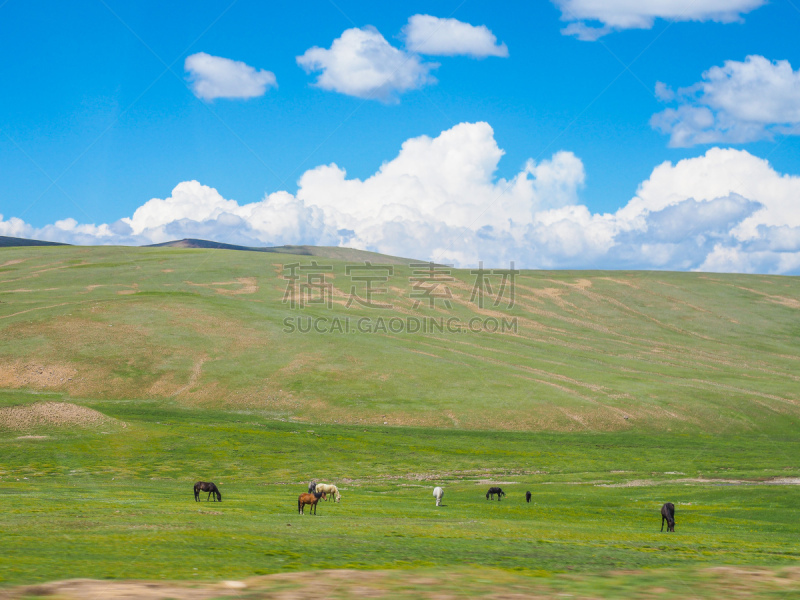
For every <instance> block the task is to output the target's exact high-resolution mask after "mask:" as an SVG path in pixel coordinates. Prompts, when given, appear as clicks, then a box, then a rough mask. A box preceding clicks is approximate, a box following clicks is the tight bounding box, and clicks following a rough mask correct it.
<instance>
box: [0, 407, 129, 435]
mask: <svg viewBox="0 0 800 600" xmlns="http://www.w3.org/2000/svg"><path fill="white" fill-rule="evenodd" d="M114 422H118V421H117V420H116V419H113V418H111V417H108V416H106V415H104V414H103V413H101V412H98V411H96V410H92V409H91V408H86V407H85V406H78V405H77V404H72V403H71V402H36V403H34V404H28V405H25V406H6V407H3V408H0V429H14V430H26V429H33V428H35V427H43V426H47V427H92V426H95V425H107V424H110V423H114ZM122 426H123V427H124V426H125V424H124V423H122Z"/></svg>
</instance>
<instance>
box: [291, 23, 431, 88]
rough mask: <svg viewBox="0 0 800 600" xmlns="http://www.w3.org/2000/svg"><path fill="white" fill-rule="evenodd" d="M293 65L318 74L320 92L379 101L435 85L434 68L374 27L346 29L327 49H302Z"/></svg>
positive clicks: (317, 84) (317, 83)
mask: <svg viewBox="0 0 800 600" xmlns="http://www.w3.org/2000/svg"><path fill="white" fill-rule="evenodd" d="M297 64H298V65H300V66H301V67H303V69H305V71H306V72H307V73H316V72H319V75H318V77H317V81H316V83H315V85H316V86H318V87H320V88H322V89H324V90H331V91H335V92H339V93H342V94H347V95H348V96H356V97H357V98H370V99H373V98H374V99H377V100H381V101H383V102H390V101H393V100H395V99H396V97H397V95H398V94H402V93H403V92H406V91H408V90H414V89H418V88H421V87H422V86H424V85H426V84H429V83H433V82H435V81H436V80H435V79H434V78H433V76H431V74H430V71H431V69H434V68H436V67H437V66H438V65H436V64H435V63H426V62H423V60H422V59H421V58H420V57H419V56H417V55H416V54H410V53H408V52H404V51H403V50H400V49H398V48H395V47H394V46H392V45H391V44H389V42H387V41H386V38H384V37H383V36H382V35H381V34H380V32H379V31H378V30H377V29H375V28H374V27H364V28H363V29H358V28H353V29H347V30H346V31H345V32H344V33H342V35H341V36H340V37H338V38H337V39H335V40H334V41H333V43H332V44H331V47H330V48H328V49H325V48H318V47H316V46H314V47H313V48H309V49H308V50H306V51H305V53H304V54H303V55H302V56H298V57H297Z"/></svg>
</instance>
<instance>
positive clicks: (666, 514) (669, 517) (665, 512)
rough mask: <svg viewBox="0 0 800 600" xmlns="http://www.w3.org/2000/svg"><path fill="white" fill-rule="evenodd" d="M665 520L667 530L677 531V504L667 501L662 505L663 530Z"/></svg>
mask: <svg viewBox="0 0 800 600" xmlns="http://www.w3.org/2000/svg"><path fill="white" fill-rule="evenodd" d="M664 521H666V522H667V531H672V532H673V533H674V532H675V505H674V504H673V503H672V502H667V503H666V504H665V505H664V506H662V507H661V531H664Z"/></svg>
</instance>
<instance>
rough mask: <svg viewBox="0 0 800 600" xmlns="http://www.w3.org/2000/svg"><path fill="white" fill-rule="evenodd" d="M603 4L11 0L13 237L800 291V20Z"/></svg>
mask: <svg viewBox="0 0 800 600" xmlns="http://www.w3.org/2000/svg"><path fill="white" fill-rule="evenodd" d="M593 4H597V3H592V2H590V1H588V0H554V1H553V2H548V1H544V0H541V1H538V2H497V3H479V2H473V1H470V0H466V1H464V2H461V1H456V2H444V1H442V2H404V3H375V2H355V1H353V2H348V1H345V0H336V1H335V2H332V1H327V0H326V1H319V2H308V3H301V4H292V3H264V2H255V1H249V0H237V1H235V2H191V3H188V2H170V3H163V2H158V3H156V2H137V3H128V2H118V1H113V0H98V1H85V2H84V1H79V2H73V3H61V2H36V1H22V0H6V1H5V2H3V1H2V0H0V48H2V52H3V55H4V56H5V57H6V60H4V61H3V63H2V67H0V74H1V78H0V81H2V86H3V93H2V94H0V214H2V218H0V235H20V236H25V237H40V238H45V239H54V240H59V241H68V242H73V243H134V244H138V243H150V242H155V241H164V240H166V239H174V238H177V237H185V236H189V235H191V236H192V237H209V238H213V239H217V240H220V241H230V242H234V243H250V244H257V245H271V244H280V243H320V244H327V245H331V244H333V245H336V244H343V245H351V246H356V247H364V248H369V249H373V250H378V251H384V252H390V253H396V254H403V255H409V254H410V255H415V256H419V257H420V258H431V259H437V260H449V261H451V262H454V263H456V264H459V265H463V266H467V265H470V264H474V263H475V262H476V261H477V260H486V261H488V262H496V263H502V262H508V261H509V260H516V262H517V264H521V265H523V266H529V267H547V268H562V267H586V268H589V267H592V268H623V267H632V268H657V269H665V268H667V269H678V270H688V269H699V270H723V271H745V272H774V273H792V274H796V273H798V272H800V179H798V178H800V139H799V138H798V133H800V114H799V113H800V108H798V107H800V73H798V69H800V44H797V42H796V32H797V31H800V3H797V2H795V0H772V1H771V2H764V1H762V0H730V1H729V2H722V1H721V0H696V1H693V2H689V0H676V1H675V2H673V3H668V2H663V1H661V0H642V1H641V2H640V3H638V4H637V6H636V7H634V8H631V7H630V6H629V5H630V4H635V3H630V2H629V1H622V0H608V2H606V3H601V4H604V5H605V8H604V9H603V10H602V11H600V12H598V11H597V10H596V9H593V8H592V6H593ZM665 4H666V5H669V4H672V5H674V7H677V8H675V9H674V10H672V11H671V12H670V10H669V9H664V8H663V5H665ZM684 5H685V6H684ZM720 7H722V8H720ZM593 10H594V11H595V12H592V11H593ZM414 15H419V16H422V15H428V16H429V17H431V18H432V19H429V21H426V22H425V23H427V26H428V27H429V29H424V27H423V25H424V24H425V23H423V21H422V20H418V21H414V25H413V27H412V22H411V21H410V19H411V18H412V17H413V16H414ZM662 17H663V18H662ZM445 19H447V20H448V21H445ZM481 26H483V27H481ZM414 27H416V28H417V29H414ZM404 28H405V33H404ZM565 28H567V31H565ZM348 31H350V32H352V33H351V34H346V32H348ZM414 32H417V33H418V34H419V35H421V36H423V37H424V39H425V40H427V41H426V43H428V44H429V46H428V47H424V46H420V47H418V48H414V47H413V44H412V42H411V35H412V33H414ZM348 35H349V37H348ZM491 36H494V38H492V37H491ZM592 38H597V39H592ZM420 39H423V38H420ZM335 40H339V46H338V47H339V49H340V50H341V53H338V51H337V52H333V51H332V48H333V47H334V46H333V45H334V44H335ZM381 40H383V41H381ZM434 42H437V43H439V45H438V46H436V47H434V46H432V45H430V44H433V43H434ZM356 43H357V44H362V46H358V47H356V46H353V47H351V46H348V44H351V45H352V44H356ZM370 44H372V46H370V48H373V49H374V48H378V50H381V49H382V50H381V51H385V53H384V54H380V53H378V55H375V54H374V53H373V54H370V53H369V52H366V51H365V52H364V53H363V55H360V56H356V57H355V58H354V57H353V54H352V52H351V50H352V51H356V54H357V53H358V52H357V51H358V48H361V49H362V50H363V48H365V47H366V46H367V45H370ZM312 48H317V49H318V52H317V53H313V52H311V53H310V49H312ZM354 48H355V50H354ZM437 48H439V49H438V50H437ZM441 48H445V50H446V49H447V48H451V50H450V51H446V52H445V53H446V54H451V55H442V50H441ZM487 48H490V49H491V48H494V50H487ZM503 48H505V49H507V52H506V51H504V50H503ZM476 49H477V50H476ZM481 52H484V53H486V52H489V53H492V54H494V55H489V56H480V53H481ZM476 53H477V54H478V56H477V57H476ZM506 54H507V55H506ZM303 56H306V57H307V59H306V60H304V59H302V58H301V59H298V57H303ZM192 57H195V58H194V59H192ZM392 57H394V59H396V60H398V61H399V62H397V63H392V64H394V65H395V66H394V67H392V66H391V65H389V66H388V67H387V66H386V64H382V65H379V64H378V63H380V62H381V61H384V62H385V61H391V60H393V58H392ZM747 57H751V58H750V59H748V58H747ZM312 58H314V60H312ZM187 59H188V60H187ZM351 59H352V60H351ZM193 60H194V61H195V62H192V61H193ZM226 61H227V62H226ZM234 61H237V62H238V63H244V65H241V64H239V66H236V65H237V62H234ZM315 61H316V62H315ZM348 61H350V62H348ZM359 61H361V62H359ZM363 61H367V63H369V65H368V66H370V65H371V66H372V67H375V68H376V69H378V71H380V68H384V67H385V68H387V69H388V71H383V73H384V74H386V73H389V74H390V76H389V79H391V81H388V83H386V84H385V85H383V86H382V87H380V88H370V87H369V84H368V83H364V82H362V80H361V79H360V78H362V77H366V75H365V74H364V70H363V67H364V64H363ZM370 61H373V63H374V64H373V63H370ZM781 61H785V62H781ZM432 63H435V64H436V65H438V66H434V65H432ZM192 65H197V69H198V70H196V71H193V70H192V68H191V66H192ZM303 65H305V68H303ZM726 65H727V67H726ZM379 67H380V68H379ZM412 67H413V68H412ZM359 68H360V69H361V70H360V71H359ZM715 68H716V71H713V72H712V71H710V70H713V69H715ZM237 69H240V70H241V69H244V70H243V71H237ZM247 69H249V71H248V70H247ZM337 70H338V71H337ZM233 72H237V73H239V75H241V77H240V78H239V79H238V80H231V79H227V80H224V81H222V82H220V81H218V80H215V79H214V78H215V77H217V78H218V77H221V76H222V75H220V74H223V75H225V76H227V75H226V74H228V75H229V74H230V73H233ZM398 73H401V74H406V75H407V76H408V79H407V80H404V82H401V81H400V80H399V79H398V81H397V82H395V81H394V79H395V78H397V77H396V76H397V75H398ZM704 74H706V75H704ZM242 77H243V78H244V80H246V81H244V80H242ZM248 77H249V78H251V79H252V80H250V79H248ZM325 77H327V78H328V80H327V81H328V83H324V81H326V80H325V79H324V78H325ZM209 78H210V79H209ZM432 78H433V79H435V81H433V80H432ZM223 79H224V77H223ZM204 80H205V81H206V83H207V84H208V86H210V87H207V88H206V89H212V88H213V89H222V92H219V93H220V94H221V95H216V96H215V93H217V92H211V93H210V95H209V93H206V94H205V96H204V95H203V94H204V93H203V92H202V91H198V90H201V87H200V86H198V82H202V81H204ZM232 81H233V83H231V82H232ZM273 81H274V82H276V84H277V85H273V84H272V82H273ZM364 81H366V80H364ZM265 82H266V84H265ZM331 82H332V83H331ZM659 82H661V84H662V85H661V86H660V87H659V88H658V89H657V84H659ZM704 82H705V84H706V85H705V87H703V83H704ZM259 85H261V87H259ZM214 86H217V87H214ZM219 86H222V87H221V88H220V87H219ZM226 86H227V87H226ZM231 86H232V87H231ZM237 86H238V87H237ZM242 86H244V87H242ZM247 86H251V87H247ZM253 86H255V87H253ZM359 86H360V87H359ZM692 86H694V87H692ZM262 88H263V89H262ZM680 88H686V89H684V90H683V91H681V90H680ZM244 96H248V97H244ZM670 110H671V111H672V112H667V113H665V112H664V111H670ZM709 119H710V121H709ZM448 132H449V133H448ZM420 136H427V137H425V138H421V137H420ZM415 139H417V140H421V141H420V143H419V144H414V143H411V144H409V148H408V151H407V152H406V151H405V146H403V145H404V143H406V142H408V141H410V140H415ZM426 140H427V142H431V143H430V144H427V142H425V141H426ZM423 142H425V143H423ZM401 147H402V148H404V151H403V152H401ZM499 149H502V151H503V153H502V154H500V152H499ZM665 161H669V165H668V166H664V167H663V168H661V169H660V170H658V171H657V168H659V166H660V165H663V163H665ZM679 161H684V162H683V163H679ZM384 163H386V164H388V165H389V167H388V169H387V173H383V175H381V174H380V173H379V169H380V168H381V165H382V164H384ZM332 164H333V165H335V167H332V168H329V167H326V166H328V165H332ZM681 165H682V166H681ZM343 172H346V175H344V173H343ZM476 172H477V175H476ZM304 174H305V179H304V180H303V181H304V183H303V184H301V183H300V180H301V177H304ZM376 174H377V175H376ZM473 176H474V177H473ZM369 178H371V179H369ZM523 179H524V180H525V181H523ZM734 179H735V180H736V181H735V182H734V183H732V181H733V180H734ZM693 186H694V187H693ZM523 188H524V189H523ZM777 188H780V189H777ZM511 190H516V191H515V192H514V193H511ZM153 199H157V200H153ZM148 201H151V202H150V203H148ZM137 209H139V212H138V213H137ZM620 211H622V212H620ZM135 215H138V216H135ZM604 215H605V217H604ZM677 219H681V220H680V221H676V220H677ZM681 223H684V224H685V225H686V226H682V225H681ZM698 223H699V224H702V225H703V227H704V228H705V229H704V228H703V227H700V228H699V229H698V225H697V224H698ZM689 230H691V235H689V233H687V231H689ZM665 232H668V233H665ZM680 232H683V233H680ZM420 253H422V255H420Z"/></svg>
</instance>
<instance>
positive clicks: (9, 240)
mask: <svg viewBox="0 0 800 600" xmlns="http://www.w3.org/2000/svg"><path fill="white" fill-rule="evenodd" d="M14 246H69V244H61V243H59V242H43V241H41V240H28V239H25V238H16V237H8V236H5V235H0V248H11V247H14Z"/></svg>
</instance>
